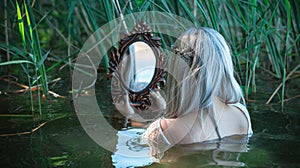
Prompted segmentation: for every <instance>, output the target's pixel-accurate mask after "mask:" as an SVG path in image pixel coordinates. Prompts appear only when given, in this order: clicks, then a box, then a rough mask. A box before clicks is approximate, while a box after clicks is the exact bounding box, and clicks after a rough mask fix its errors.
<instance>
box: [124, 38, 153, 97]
mask: <svg viewBox="0 0 300 168" xmlns="http://www.w3.org/2000/svg"><path fill="white" fill-rule="evenodd" d="M127 57H128V58H127V59H126V58H125V57H124V56H123V60H122V65H124V64H123V62H125V65H124V67H123V69H124V71H122V72H123V75H122V78H123V80H124V82H125V83H126V85H127V87H128V88H129V89H130V90H132V91H134V92H140V91H142V90H144V89H145V88H147V86H148V85H149V84H150V83H151V80H152V78H153V76H154V73H155V65H156V57H155V54H154V52H153V50H152V49H151V47H150V46H149V45H148V44H147V43H145V42H143V41H137V42H134V43H132V44H130V45H129V47H128V55H127Z"/></svg>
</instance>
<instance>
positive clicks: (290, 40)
mask: <svg viewBox="0 0 300 168" xmlns="http://www.w3.org/2000/svg"><path fill="white" fill-rule="evenodd" d="M11 1H12V0H11ZM11 1H10V2H11ZM26 2H27V5H23V8H21V9H23V13H22V10H21V9H20V8H19V7H17V5H16V8H19V9H17V12H15V13H16V15H17V17H18V27H19V30H20V32H21V33H19V34H21V39H20V40H21V41H22V44H24V47H23V48H24V49H20V47H18V46H7V45H5V43H4V42H2V41H0V48H1V49H2V50H4V51H9V52H10V53H11V55H15V56H16V57H12V58H15V59H13V60H11V61H13V62H2V63H0V65H4V64H9V63H11V64H13V63H14V64H16V63H18V61H20V62H19V64H21V65H22V67H23V69H24V72H26V74H29V72H30V71H29V69H30V68H31V67H34V69H35V70H36V72H35V73H36V76H35V75H29V77H30V78H29V79H28V81H29V83H30V85H31V86H32V85H36V84H41V85H42V91H43V94H47V91H48V88H47V86H48V85H47V74H46V72H49V71H51V70H53V69H57V68H58V67H59V66H61V65H62V66H64V65H69V67H70V69H71V72H72V68H73V65H74V63H75V59H74V58H75V57H76V55H77V54H78V52H79V51H80V48H81V47H82V45H83V44H84V42H85V40H86V39H87V38H88V37H89V36H90V35H91V34H92V33H94V32H95V31H96V30H97V29H98V28H99V27H101V25H103V24H105V23H107V22H109V21H111V20H113V19H115V18H118V17H119V16H120V15H119V13H118V11H117V10H116V9H115V7H114V4H113V3H112V1H111V0H96V1H88V0H71V1H58V0H54V1H53V3H45V2H38V1H33V2H34V3H35V4H34V5H33V7H31V5H29V4H30V1H26ZM119 3H120V7H121V8H122V10H121V11H122V12H123V14H124V15H126V14H131V13H134V12H139V11H162V12H166V13H172V14H176V15H179V16H181V17H183V18H186V19H188V20H190V21H192V22H193V23H194V24H195V26H199V27H200V26H205V27H211V28H214V29H216V30H217V31H219V32H220V33H221V34H222V35H223V36H224V37H225V39H226V40H227V41H228V43H229V45H230V46H231V50H232V55H233V60H234V65H235V69H236V72H237V75H238V76H239V78H240V79H241V85H242V86H243V89H244V91H245V95H246V98H247V99H249V95H251V94H253V93H255V92H256V91H257V88H258V86H257V81H258V77H257V76H258V74H260V73H264V75H266V74H267V76H269V77H271V79H272V80H273V81H275V82H276V84H277V88H274V91H273V92H271V93H270V99H269V101H268V102H267V103H269V102H270V101H271V100H272V98H273V97H275V95H277V96H278V97H280V99H279V100H280V102H281V103H283V102H284V99H285V98H286V93H285V92H286V88H287V87H288V85H287V82H288V81H290V80H292V79H294V78H295V77H297V75H296V74H297V73H298V72H299V68H300V64H299V42H300V41H299V38H300V34H299V31H300V25H299V23H300V22H299V21H300V13H299V10H298V9H300V5H299V3H298V1H297V0H290V1H288V0H275V1H264V0H248V1H242V0H232V1H225V0H216V1H205V0H131V1H129V0H125V1H121V0H119ZM8 4H9V3H8ZM10 4H12V3H10ZM45 4H46V5H45ZM11 9H12V11H14V8H11ZM18 11H19V12H18ZM8 14H11V11H8ZM24 16H25V17H24ZM35 19H37V20H38V21H37V23H36V22H35ZM171 19H172V18H171ZM174 19H175V18H174ZM58 23H66V24H58ZM183 26H184V25H183ZM111 27H112V31H113V25H111ZM11 31H13V30H11ZM22 32H23V34H22ZM45 32H47V33H45ZM38 33H39V34H40V38H39V36H38ZM101 33H102V34H101ZM101 33H99V34H98V37H104V36H105V34H103V32H101ZM105 33H108V32H105ZM14 37H15V36H14V35H11V37H10V39H13V38H14ZM40 39H46V42H45V40H42V43H41V41H40ZM172 40H174V39H172V38H168V37H167V38H163V39H162V45H163V47H164V48H168V47H169V46H170V44H172V43H174V41H172ZM10 43H11V44H13V43H16V42H14V41H13V40H11V41H10ZM114 43H116V42H114ZM42 48H52V50H51V55H50V54H49V51H48V52H47V51H46V52H45V51H44V50H42ZM101 50H103V48H99V52H100V51H101ZM101 52H102V51H101ZM66 53H67V54H66ZM49 57H50V59H51V60H54V61H55V62H54V63H52V64H51V65H50V67H49V68H48V69H46V68H45V65H44V63H45V59H46V58H49ZM16 58H18V59H16ZM0 60H3V58H1V59H0ZM101 66H103V67H104V68H103V69H104V70H106V71H107V66H108V59H107V57H106V56H105V57H104V60H103V62H102V65H101ZM33 76H35V77H34V78H33ZM259 87H261V86H259Z"/></svg>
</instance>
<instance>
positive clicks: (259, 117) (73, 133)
mask: <svg viewBox="0 0 300 168" xmlns="http://www.w3.org/2000/svg"><path fill="white" fill-rule="evenodd" d="M96 85H97V91H96V93H97V100H98V103H99V106H101V109H102V112H103V115H104V116H105V119H106V120H107V121H108V122H109V123H110V124H111V125H112V126H113V127H114V128H115V129H117V130H119V132H118V136H119V139H118V141H119V143H118V147H117V149H118V150H119V151H121V150H128V148H129V146H130V144H131V145H132V144H134V143H141V142H137V139H136V136H137V135H138V134H139V133H141V132H142V131H143V130H140V129H130V128H126V125H127V124H128V123H126V122H125V120H124V118H123V117H122V115H121V114H119V113H118V112H117V111H116V110H115V109H114V108H113V105H112V103H111V102H112V101H111V95H110V88H109V85H110V83H109V82H108V81H106V79H105V78H104V77H103V78H99V80H98V81H97V84H96ZM0 86H1V91H3V90H13V89H15V88H16V87H15V86H12V85H11V84H10V85H8V84H7V83H6V82H3V81H1V83H0ZM259 86H264V81H262V82H261V83H260V84H259ZM273 87H274V86H273ZM258 88H259V87H258ZM261 88H262V87H261ZM290 88H292V89H289V90H288V92H290V93H294V95H295V94H296V93H298V94H299V93H300V92H299V86H297V85H295V87H290ZM52 90H53V91H56V92H57V93H60V94H62V95H66V96H68V98H66V99H61V98H51V97H50V98H49V99H47V100H43V101H42V103H43V106H42V107H43V115H42V117H40V118H32V117H24V116H11V115H10V116H5V115H4V114H16V115H20V114H22V115H30V114H31V112H30V111H29V109H30V100H29V94H25V95H24V94H10V95H3V94H2V95H0V107H1V115H2V116H1V117H0V120H1V122H0V134H1V135H3V134H12V133H20V132H26V131H31V130H32V129H33V128H36V127H37V126H39V125H40V124H43V123H44V122H46V123H45V124H44V125H43V126H42V127H41V128H40V129H38V130H36V131H35V132H33V133H28V134H24V135H13V136H1V137H0V149H1V156H0V157H1V162H0V167H91V168H92V167H134V166H147V167H219V166H228V167H230V166H245V167H300V160H299V158H300V140H299V138H300V112H299V111H300V110H299V109H300V101H299V98H298V99H294V100H291V101H289V102H287V103H286V105H285V106H284V108H282V107H281V106H280V104H279V103H278V102H277V100H276V99H275V100H274V101H272V103H271V104H270V105H265V101H266V100H267V98H268V96H270V94H266V93H265V92H268V93H270V90H272V86H268V88H267V89H265V88H264V89H258V93H259V94H256V95H255V96H252V97H251V99H252V101H249V102H248V110H249V112H250V116H251V119H252V125H253V131H254V135H253V136H252V137H251V138H250V139H249V140H247V137H243V136H233V137H228V138H225V139H223V140H221V141H211V142H205V143H199V144H193V145H185V146H176V147H174V148H172V149H170V150H169V151H167V152H165V153H164V155H162V156H159V157H161V160H160V163H154V162H153V158H150V157H146V156H145V157H138V156H136V157H128V156H127V157H125V156H122V155H118V150H117V151H116V152H115V153H113V152H109V151H107V150H105V149H103V148H102V147H101V146H99V145H98V144H97V143H95V142H94V141H93V140H92V139H91V138H90V137H89V136H88V135H87V133H86V132H85V131H84V129H83V128H82V126H81V124H80V122H79V120H78V118H77V115H76V113H75V110H74V107H73V104H72V101H71V99H70V97H71V94H70V93H68V91H69V90H70V81H68V79H63V80H62V81H60V82H58V83H57V85H55V86H54V87H53V88H52ZM35 108H37V105H35ZM36 113H37V112H36ZM124 135H129V136H132V138H129V139H126V138H122V136H124ZM141 144H142V143H141ZM148 150H149V148H148V147H147V146H144V145H143V144H142V145H140V147H139V148H138V149H137V148H135V150H133V151H136V152H141V153H143V154H145V153H147V151H148ZM133 155H134V154H133ZM141 156H144V155H141Z"/></svg>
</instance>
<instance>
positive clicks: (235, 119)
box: [143, 28, 252, 154]
mask: <svg viewBox="0 0 300 168" xmlns="http://www.w3.org/2000/svg"><path fill="white" fill-rule="evenodd" d="M174 51H175V55H172V56H171V57H170V62H169V67H168V72H169V76H168V81H167V84H168V86H167V92H166V93H167V97H166V109H165V114H164V117H162V118H159V119H157V120H156V121H154V122H153V123H152V124H151V125H150V126H149V127H148V128H147V130H146V132H145V133H144V134H143V138H144V139H146V140H147V142H148V143H149V144H150V146H151V147H155V148H152V149H155V150H153V151H152V154H158V153H161V152H163V151H165V150H167V149H168V148H170V147H171V146H173V145H175V144H190V143H197V142H203V141H208V140H213V139H221V138H223V137H226V136H231V135H236V134H252V128H251V122H250V117H249V114H248V111H247V109H246V107H245V100H244V98H243V93H242V90H241V88H240V86H239V84H238V83H237V81H236V80H235V78H234V69H233V63H232V59H231V54H230V50H229V47H228V45H227V43H226V41H225V39H224V38H223V37H222V35H221V34H219V33H218V32H217V31H215V30H213V29H210V28H191V29H189V30H187V31H186V32H184V33H183V34H182V35H181V36H180V37H179V38H178V40H177V41H176V43H175V47H174ZM151 96H152V99H154V100H156V102H159V101H157V100H160V101H161V102H163V101H164V99H163V98H162V97H161V96H160V95H159V94H158V93H157V92H153V93H152V95H151ZM161 104H164V103H161Z"/></svg>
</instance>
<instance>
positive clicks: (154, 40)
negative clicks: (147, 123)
mask: <svg viewBox="0 0 300 168" xmlns="http://www.w3.org/2000/svg"><path fill="white" fill-rule="evenodd" d="M160 39H161V38H159V37H154V35H153V32H152V30H151V29H150V27H149V26H148V24H147V23H146V22H141V23H139V24H137V25H135V27H134V28H133V30H132V32H131V33H130V34H129V35H127V36H126V37H125V38H123V39H121V40H120V42H119V49H116V48H114V50H113V52H111V53H110V59H109V73H108V74H107V79H110V78H112V77H114V78H115V79H116V81H115V82H112V87H114V88H118V87H120V86H121V87H122V89H126V90H127V93H128V95H129V100H130V102H131V105H132V106H133V107H135V108H137V109H139V110H147V109H148V108H149V107H150V106H151V101H150V90H154V89H158V88H159V84H162V85H165V75H166V72H165V67H166V60H165V55H164V53H163V52H162V49H161V44H160V42H159V41H160ZM138 41H140V42H145V43H146V44H147V45H149V46H150V48H151V49H152V51H153V53H154V55H155V57H156V65H155V70H154V75H153V78H152V80H151V81H150V83H149V84H148V85H147V86H146V87H145V88H144V89H142V90H141V91H138V92H136V91H133V90H132V89H130V88H129V87H128V86H127V85H126V84H125V82H124V81H123V80H122V72H121V66H120V63H121V62H122V59H123V56H124V55H125V54H126V52H127V51H128V49H129V46H130V45H131V44H133V43H134V42H138ZM122 89H121V90H117V91H116V90H114V93H113V95H112V96H113V101H114V102H118V101H119V99H120V97H121V96H123V95H124V91H122ZM112 91H113V89H112Z"/></svg>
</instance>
